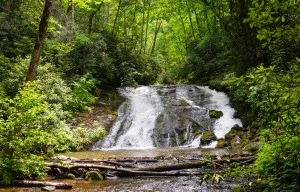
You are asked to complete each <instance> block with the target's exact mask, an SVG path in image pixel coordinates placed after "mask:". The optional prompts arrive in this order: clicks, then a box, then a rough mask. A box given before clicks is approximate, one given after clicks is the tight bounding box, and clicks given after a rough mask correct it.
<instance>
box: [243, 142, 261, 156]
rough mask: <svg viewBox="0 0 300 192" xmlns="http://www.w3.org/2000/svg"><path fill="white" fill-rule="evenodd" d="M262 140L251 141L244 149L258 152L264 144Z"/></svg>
mask: <svg viewBox="0 0 300 192" xmlns="http://www.w3.org/2000/svg"><path fill="white" fill-rule="evenodd" d="M262 144H263V143H262V142H250V143H249V144H248V145H246V146H245V147H244V148H243V150H245V151H249V152H253V153H254V152H257V151H258V150H259V148H260V147H261V146H262Z"/></svg>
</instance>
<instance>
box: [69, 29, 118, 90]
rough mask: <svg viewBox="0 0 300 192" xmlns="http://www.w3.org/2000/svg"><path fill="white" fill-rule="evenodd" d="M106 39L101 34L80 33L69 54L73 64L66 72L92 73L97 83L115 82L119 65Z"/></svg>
mask: <svg viewBox="0 0 300 192" xmlns="http://www.w3.org/2000/svg"><path fill="white" fill-rule="evenodd" d="M106 41H107V40H106V39H105V38H104V37H103V36H102V35H101V34H95V35H93V36H87V35H85V34H78V35H77V36H76V38H75V40H74V48H73V50H72V51H71V52H70V53H69V56H68V57H69V59H70V61H71V66H69V67H68V68H69V70H67V71H65V73H66V74H69V75H71V76H74V75H79V76H81V75H84V74H86V73H90V74H91V75H92V76H93V77H94V78H95V80H96V82H95V83H96V84H97V85H100V84H107V83H110V82H114V81H115V79H116V78H117V67H116V65H115V64H114V63H113V59H112V58H111V57H110V55H109V54H110V53H109V51H107V49H108V45H107V42H106Z"/></svg>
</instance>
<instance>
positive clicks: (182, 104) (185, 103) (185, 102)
mask: <svg viewBox="0 0 300 192" xmlns="http://www.w3.org/2000/svg"><path fill="white" fill-rule="evenodd" d="M180 106H182V107H187V106H190V104H189V103H188V102H187V101H186V100H183V99H181V100H180Z"/></svg>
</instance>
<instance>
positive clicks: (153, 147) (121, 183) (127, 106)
mask: <svg viewBox="0 0 300 192" xmlns="http://www.w3.org/2000/svg"><path fill="white" fill-rule="evenodd" d="M119 92H120V94H122V95H123V96H124V97H125V99H126V101H125V102H124V103H123V104H122V105H121V106H120V108H119V110H118V118H117V120H116V122H115V123H114V125H113V126H112V128H111V130H110V132H109V134H108V136H107V137H105V138H104V139H103V140H100V141H99V142H97V143H96V144H95V145H94V146H93V147H92V151H87V152H76V153H67V154H65V155H67V156H72V157H77V158H96V159H101V158H121V157H157V156H185V157H188V156H190V157H193V156H198V155H202V154H213V155H216V156H222V155H227V154H228V153H229V152H228V151H227V150H224V149H214V147H215V145H216V143H217V142H216V141H212V142H211V143H210V144H209V145H207V146H203V145H201V142H200V139H201V136H202V134H203V133H204V132H206V131H212V132H214V134H215V136H216V138H222V137H224V136H225V134H226V133H227V132H228V131H230V129H231V128H232V127H233V126H235V125H238V126H242V123H241V121H240V120H239V119H236V118H234V113H235V110H234V109H233V108H232V107H230V105H229V99H228V97H227V96H226V95H225V94H224V93H222V92H217V91H215V90H211V89H209V88H208V87H201V86H195V85H176V86H141V87H137V88H130V87H127V88H120V89H119ZM211 109H215V110H219V111H222V112H223V116H222V117H221V118H219V119H211V118H209V110H211ZM198 147H202V149H199V148H198ZM205 148H210V149H205ZM67 182H69V183H72V184H73V186H74V187H73V189H72V191H78V192H79V191H80V192H81V191H83V192H89V191H95V192H96V191H123V192H125V191H163V192H168V191H170V192H173V191H175V192H176V191H178V192H181V191H203V192H210V191H214V192H218V191H220V192H221V191H223V192H226V191H229V189H228V188H229V182H222V183H221V184H214V185H209V184H205V183H204V184H202V185H200V179H199V177H197V176H193V177H134V178H120V179H117V180H105V181H98V182H87V181H83V180H73V181H67ZM2 191H9V192H21V191H24V192H25V191H26V192H29V191H31V192H33V191H40V189H36V188H30V189H26V188H6V189H1V188H0V192H2ZM57 191H60V190H57Z"/></svg>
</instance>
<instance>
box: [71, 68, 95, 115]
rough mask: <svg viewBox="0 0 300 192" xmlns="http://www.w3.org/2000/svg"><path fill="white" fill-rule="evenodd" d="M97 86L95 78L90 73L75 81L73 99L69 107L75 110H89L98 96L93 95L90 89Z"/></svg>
mask: <svg viewBox="0 0 300 192" xmlns="http://www.w3.org/2000/svg"><path fill="white" fill-rule="evenodd" d="M94 86H95V79H93V78H92V77H91V76H90V75H89V74H86V75H84V76H82V77H81V78H80V79H79V81H77V82H74V83H73V90H72V93H71V95H72V100H71V101H70V102H69V104H68V108H69V109H70V110H71V111H73V112H76V111H87V110H89V109H90V108H89V106H91V105H92V104H93V103H95V101H96V97H95V96H93V95H92V94H91V93H90V91H92V89H93V88H94Z"/></svg>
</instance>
